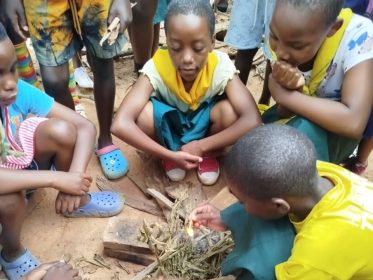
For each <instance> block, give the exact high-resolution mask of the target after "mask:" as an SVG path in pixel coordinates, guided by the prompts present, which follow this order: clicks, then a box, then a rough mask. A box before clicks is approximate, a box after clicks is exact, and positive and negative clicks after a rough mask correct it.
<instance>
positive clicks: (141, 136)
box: [111, 75, 200, 169]
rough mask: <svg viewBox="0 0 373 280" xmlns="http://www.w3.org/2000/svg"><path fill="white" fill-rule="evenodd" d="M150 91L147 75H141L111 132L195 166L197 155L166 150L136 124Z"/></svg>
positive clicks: (167, 157)
mask: <svg viewBox="0 0 373 280" xmlns="http://www.w3.org/2000/svg"><path fill="white" fill-rule="evenodd" d="M152 92H153V87H152V85H151V83H150V81H149V80H148V78H147V77H145V76H144V75H141V76H140V77H139V79H138V80H137V82H136V84H135V85H134V87H133V88H132V90H131V91H130V92H129V93H128V95H127V96H126V97H125V98H124V100H123V102H122V104H121V105H120V107H119V110H118V113H117V115H116V117H115V119H114V121H113V124H112V126H111V132H112V133H113V134H114V135H115V136H117V137H119V138H120V139H122V140H123V141H125V142H126V143H128V144H130V145H132V146H134V147H135V148H137V149H140V150H143V151H145V152H147V153H149V154H152V155H154V156H156V157H159V158H162V159H169V160H172V161H175V162H176V163H177V164H178V165H180V166H181V167H183V168H186V169H189V168H193V167H196V166H197V163H198V162H199V161H200V158H199V157H196V156H193V155H190V154H188V153H184V152H173V151H171V150H168V149H167V148H165V147H163V146H162V145H160V144H159V143H157V142H156V141H155V140H153V139H152V138H151V137H149V136H148V135H147V134H145V133H144V132H143V131H142V130H141V129H140V128H139V126H138V125H137V123H136V121H137V120H138V118H139V116H140V113H141V112H142V111H143V110H144V108H145V106H146V104H147V103H148V102H149V98H150V96H151V94H152Z"/></svg>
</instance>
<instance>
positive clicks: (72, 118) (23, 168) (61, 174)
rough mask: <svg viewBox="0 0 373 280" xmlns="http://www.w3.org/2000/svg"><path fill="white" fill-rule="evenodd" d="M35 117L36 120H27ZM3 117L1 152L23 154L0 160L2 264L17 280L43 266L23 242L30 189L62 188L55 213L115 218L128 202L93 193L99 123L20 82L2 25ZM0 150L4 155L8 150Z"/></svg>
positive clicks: (0, 103) (0, 97) (0, 106)
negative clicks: (92, 170)
mask: <svg viewBox="0 0 373 280" xmlns="http://www.w3.org/2000/svg"><path fill="white" fill-rule="evenodd" d="M30 114H31V115H33V116H35V117H28V116H29V115H30ZM0 119H1V125H2V126H4V128H5V129H4V130H5V133H4V134H5V135H2V137H3V138H4V139H1V141H2V148H3V147H4V146H7V147H10V148H11V149H12V150H14V151H17V152H18V153H19V156H18V157H16V156H13V155H8V156H6V157H5V158H3V157H2V158H1V162H0V182H1V188H0V224H1V226H2V231H1V234H0V244H1V245H2V250H1V253H0V265H1V266H2V269H3V270H4V272H5V274H6V275H7V276H8V278H9V279H10V280H18V279H20V277H21V276H23V275H25V274H26V273H27V272H29V271H30V270H31V269H33V268H35V267H36V266H37V265H38V264H39V263H38V261H37V259H36V258H35V257H34V256H33V255H32V254H31V252H30V251H29V250H27V249H25V248H24V247H23V246H22V244H21V241H20V235H21V230H22V224H23V221H24V219H25V216H26V215H25V214H26V200H25V197H24V191H25V190H27V189H30V188H35V189H37V188H54V189H56V190H58V191H59V193H58V195H57V198H56V202H55V209H56V213H57V214H63V215H65V216H69V217H87V216H94V217H98V216H111V215H116V214H118V213H119V212H120V211H121V210H122V208H123V199H122V198H121V197H120V196H119V195H117V194H116V193H112V192H104V193H102V192H97V193H88V190H89V187H90V184H91V182H92V178H91V176H89V175H88V174H86V168H87V166H88V163H89V160H90V158H91V155H92V150H93V145H94V138H95V136H96V129H95V127H94V125H93V124H92V123H91V122H89V121H88V120H86V119H85V118H83V117H81V116H80V115H79V114H77V113H75V112H74V111H72V110H70V109H69V108H67V107H65V106H62V105H60V104H58V103H57V102H55V101H54V100H53V98H51V97H50V96H48V95H46V94H45V93H43V92H41V91H40V90H38V89H37V88H35V87H33V86H31V85H30V84H28V83H26V82H24V81H22V80H18V74H17V59H16V54H15V51H14V48H13V45H12V43H11V41H10V40H9V38H8V37H7V34H6V31H5V29H4V27H3V25H2V24H0ZM1 152H2V156H3V152H5V151H1ZM38 169H40V170H43V171H39V170H38ZM53 169H54V170H53ZM55 170H56V171H55ZM107 202H109V203H107Z"/></svg>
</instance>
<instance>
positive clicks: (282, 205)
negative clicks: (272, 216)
mask: <svg viewBox="0 0 373 280" xmlns="http://www.w3.org/2000/svg"><path fill="white" fill-rule="evenodd" d="M271 202H272V203H273V204H274V205H275V207H276V210H277V212H278V213H279V214H281V216H285V215H287V214H288V213H289V211H290V205H289V203H288V202H287V201H286V200H284V199H282V198H277V197H274V198H272V199H271Z"/></svg>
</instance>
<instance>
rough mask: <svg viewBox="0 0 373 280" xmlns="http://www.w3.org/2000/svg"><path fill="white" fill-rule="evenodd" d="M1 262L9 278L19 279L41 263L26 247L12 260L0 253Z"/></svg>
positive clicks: (10, 279) (11, 279) (12, 279)
mask: <svg viewBox="0 0 373 280" xmlns="http://www.w3.org/2000/svg"><path fill="white" fill-rule="evenodd" d="M0 264H1V266H2V269H3V271H4V272H5V274H6V276H7V277H8V279H9V280H19V279H21V277H23V276H25V275H26V274H27V273H28V272H30V271H31V270H33V269H34V268H36V267H38V266H39V265H40V263H39V261H38V260H37V259H36V258H35V257H34V256H33V255H32V254H31V252H30V251H29V250H27V249H25V252H24V253H23V254H22V255H21V256H19V257H18V258H17V259H15V260H14V261H12V262H7V261H6V260H4V258H3V256H2V254H1V253H0Z"/></svg>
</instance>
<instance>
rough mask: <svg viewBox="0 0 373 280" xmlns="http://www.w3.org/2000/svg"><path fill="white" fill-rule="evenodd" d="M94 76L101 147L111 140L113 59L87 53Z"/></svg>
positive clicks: (113, 82)
mask: <svg viewBox="0 0 373 280" xmlns="http://www.w3.org/2000/svg"><path fill="white" fill-rule="evenodd" d="M88 58H89V63H90V65H91V68H92V71H93V77H94V81H93V83H94V89H93V93H94V96H95V101H96V102H95V104H96V111H97V118H98V124H99V127H100V132H99V136H98V148H99V149H101V148H103V147H106V146H108V145H111V144H112V143H113V142H112V141H113V140H112V138H111V133H110V126H111V122H112V118H113V110H114V99H115V76H114V65H113V59H101V58H98V57H95V56H93V55H91V54H90V53H88Z"/></svg>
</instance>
